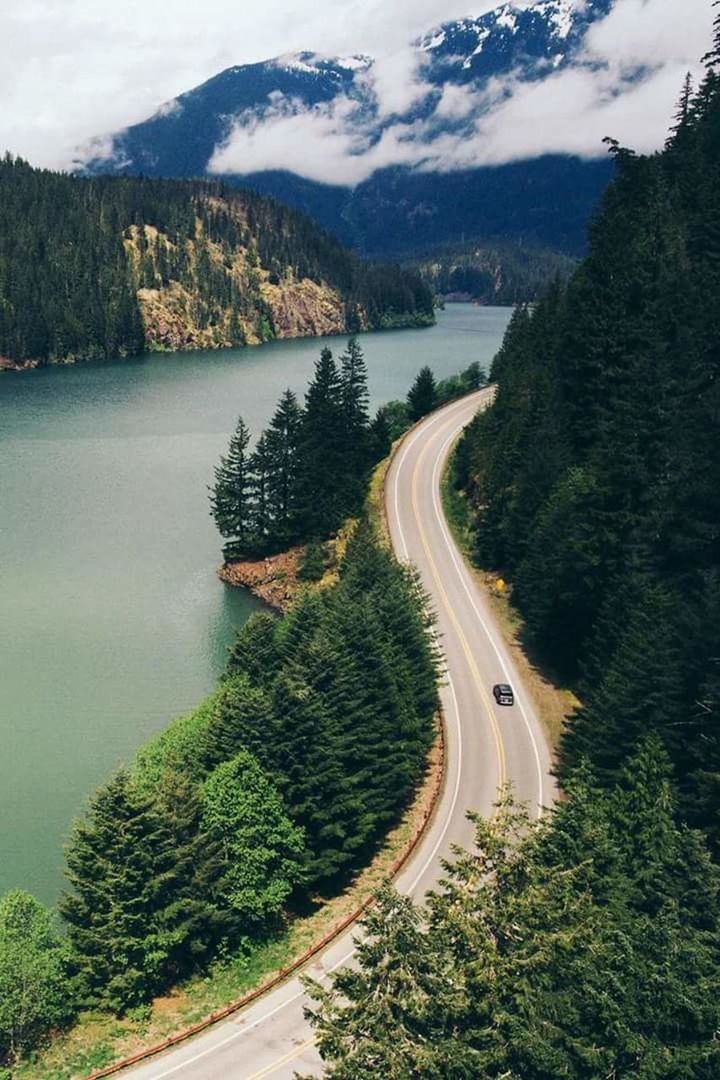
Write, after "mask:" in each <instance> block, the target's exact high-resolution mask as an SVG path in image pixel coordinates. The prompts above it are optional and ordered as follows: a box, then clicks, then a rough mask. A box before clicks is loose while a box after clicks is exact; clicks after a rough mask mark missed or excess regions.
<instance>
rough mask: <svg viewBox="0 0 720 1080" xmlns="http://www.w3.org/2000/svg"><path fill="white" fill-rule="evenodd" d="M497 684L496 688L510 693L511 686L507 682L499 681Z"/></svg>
mask: <svg viewBox="0 0 720 1080" xmlns="http://www.w3.org/2000/svg"><path fill="white" fill-rule="evenodd" d="M497 685H498V690H501V691H506V690H507V691H509V692H510V693H511V694H512V686H508V684H507V683H506V682H501V683H498V684H497Z"/></svg>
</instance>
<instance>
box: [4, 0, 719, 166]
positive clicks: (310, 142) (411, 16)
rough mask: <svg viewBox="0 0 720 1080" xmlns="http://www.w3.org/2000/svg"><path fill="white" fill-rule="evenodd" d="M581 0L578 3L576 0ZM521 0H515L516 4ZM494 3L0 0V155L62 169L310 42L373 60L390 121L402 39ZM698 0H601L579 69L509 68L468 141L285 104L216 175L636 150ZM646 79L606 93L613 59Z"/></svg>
mask: <svg viewBox="0 0 720 1080" xmlns="http://www.w3.org/2000/svg"><path fill="white" fill-rule="evenodd" d="M576 2H577V3H583V0H576ZM527 4H528V0H521V6H527ZM495 6H497V4H496V3H495V2H479V3H476V4H474V5H473V4H472V3H470V4H468V0H460V2H459V3H457V2H455V0H442V2H438V0H391V2H388V0H265V2H264V3H263V4H258V3H257V2H256V0H253V2H252V3H250V2H249V0H203V2H202V3H201V4H198V3H197V0H123V3H120V4H118V3H117V0H0V58H1V59H0V151H3V150H5V149H8V150H10V151H11V152H13V153H16V154H20V155H21V156H23V157H26V158H27V159H29V160H30V161H31V162H32V163H33V164H36V165H44V166H47V167H50V168H70V167H71V165H72V161H73V158H74V157H75V156H76V151H77V147H78V146H81V145H82V144H84V143H86V142H87V141H88V140H89V139H91V138H92V137H94V136H101V135H104V134H107V133H111V132H115V131H118V130H121V129H122V128H124V127H126V126H128V125H130V124H132V123H136V122H138V121H140V120H143V119H146V118H147V117H148V116H150V115H151V114H152V113H154V112H155V111H156V109H157V108H158V107H159V106H160V105H161V104H162V103H163V102H166V101H169V100H172V99H173V98H174V97H176V96H177V95H178V94H179V93H182V92H183V91H185V90H188V89H191V88H192V87H194V86H196V85H198V84H199V83H201V82H203V81H204V80H205V79H207V78H209V77H210V76H212V75H214V74H216V73H217V72H219V71H221V70H222V69H224V68H226V67H229V66H232V65H237V64H243V63H251V62H254V61H257V60H263V59H267V58H269V57H273V56H277V55H280V54H283V53H288V52H295V51H299V50H302V49H310V50H314V51H317V52H322V53H328V54H331V55H337V54H339V55H347V54H349V53H367V54H370V55H371V56H373V57H374V58H376V65H375V68H374V74H373V79H374V89H375V92H376V93H377V95H378V98H379V100H380V105H381V112H383V113H384V114H385V115H386V116H391V115H392V114H393V113H396V112H397V111H398V110H400V109H401V108H402V107H403V106H405V105H407V104H408V103H409V102H411V101H412V100H413V99H414V98H415V97H417V96H418V94H420V93H422V88H423V82H422V71H421V70H419V69H418V68H417V65H416V60H415V58H414V56H413V52H412V50H411V49H410V48H409V43H410V42H411V41H412V40H413V39H414V38H416V37H418V36H419V35H421V34H423V33H425V32H426V31H428V30H429V29H430V28H431V27H433V26H436V25H438V24H439V23H441V22H443V21H448V20H450V19H455V18H461V17H463V16H468V15H479V14H482V13H483V12H485V11H488V10H490V9H491V8H493V7H495ZM711 24H712V8H711V4H710V0H616V6H615V10H614V11H613V13H612V14H611V15H610V17H609V18H608V19H607V20H605V21H604V22H603V23H601V24H599V25H597V26H596V27H595V28H593V30H592V31H591V33H590V35H589V36H588V39H587V50H588V59H591V60H592V61H593V62H594V63H593V64H592V65H588V67H587V68H584V69H583V70H581V71H577V70H573V71H566V72H559V73H558V74H557V75H553V76H551V77H550V78H548V79H546V80H545V81H544V82H543V84H542V85H541V86H537V85H534V86H533V85H530V84H523V83H521V82H519V81H518V80H514V79H513V77H512V76H511V77H510V78H509V79H506V80H504V81H503V83H502V84H501V85H495V86H493V87H491V88H489V90H488V89H487V88H486V90H485V91H484V93H485V94H486V95H487V94H488V93H490V94H491V96H492V100H491V101H490V106H491V107H490V108H489V109H487V110H486V111H485V114H484V116H483V117H482V119H481V120H479V121H478V122H477V123H476V124H475V126H474V128H473V131H472V135H471V137H469V138H468V137H467V136H465V137H463V138H462V139H458V138H456V137H452V136H447V135H445V136H441V137H439V138H436V137H434V136H433V135H432V134H431V133H430V132H428V131H427V130H421V129H409V128H408V125H402V124H390V125H389V126H388V128H387V130H386V131H385V133H384V135H383V138H382V139H381V140H380V142H379V143H377V142H372V140H370V138H369V137H368V138H366V137H365V134H364V133H363V132H362V130H361V131H358V130H357V129H356V127H355V126H354V125H353V124H352V123H351V122H350V114H351V111H352V110H351V106H350V104H349V103H348V102H347V101H343V100H339V101H337V102H336V103H335V105H334V106H333V107H332V108H331V109H320V110H314V111H313V112H311V113H309V114H308V113H299V112H298V110H297V109H296V108H294V107H293V106H292V103H281V104H280V105H279V106H278V108H277V109H275V110H274V111H272V112H271V114H270V115H269V116H267V117H265V118H264V120H263V122H262V123H248V122H247V121H244V122H243V124H242V125H239V127H238V129H237V130H235V131H234V132H233V133H232V135H231V137H230V138H229V140H228V142H227V144H226V145H223V146H219V147H217V148H216V153H215V157H214V165H215V167H216V168H217V169H224V168H225V169H226V168H231V167H232V165H233V161H236V160H237V161H243V162H245V171H247V169H248V163H250V165H251V167H252V168H272V167H277V166H278V164H280V163H281V164H282V165H283V167H289V168H295V169H296V170H297V171H298V172H301V173H303V174H304V175H307V176H310V177H311V178H321V179H328V180H333V181H335V182H338V183H347V184H354V183H358V182H359V181H360V180H362V179H364V178H365V177H366V176H367V175H369V173H370V172H372V171H373V169H374V168H377V167H380V166H382V165H386V164H390V163H398V162H405V163H407V164H410V165H414V166H417V167H420V168H424V169H438V170H448V169H455V168H464V167H468V166H471V165H477V164H483V163H499V162H502V161H510V160H515V159H517V158H521V157H528V156H533V155H535V154H538V153H543V152H547V151H558V152H560V151H562V152H572V153H579V154H581V155H585V156H594V155H597V154H598V153H602V152H603V151H602V146H601V140H602V138H603V136H604V135H607V134H611V135H613V136H614V137H616V138H619V139H620V140H621V141H623V142H627V143H629V144H630V145H633V146H635V147H636V148H637V149H639V150H643V151H646V150H652V149H655V148H656V147H658V146H659V145H661V144H662V141H663V139H664V135H665V132H666V129H667V125H668V119H669V117H670V115H671V113H672V110H673V105H674V103H675V101H676V100H677V97H678V94H679V89H680V85H681V82H682V78H683V75H684V73H685V72H686V71H687V70H688V69H690V70H693V71H695V72H696V73H699V70H700V68H699V63H698V60H699V57H700V56H701V55H702V54H703V53H704V52H705V51H706V50H707V48H708V45H709V41H710V28H711ZM639 64H642V65H646V66H647V67H648V69H650V70H651V71H652V74H651V75H650V76H649V78H648V79H647V80H646V81H645V82H643V83H642V84H641V85H639V86H635V87H633V88H632V89H629V90H627V92H622V93H619V92H618V88H619V87H621V86H622V76H623V73H624V72H625V71H627V69H629V68H631V67H634V66H637V65H639ZM473 94H474V92H473V91H470V92H468V91H463V90H460V89H454V90H450V91H448V93H447V95H446V97H445V98H444V99H443V102H442V103H441V105H440V108H441V109H443V110H445V112H446V114H447V115H452V116H462V115H469V114H471V113H472V112H473V110H474V109H475V108H476V106H477V105H478V101H477V99H476V97H473Z"/></svg>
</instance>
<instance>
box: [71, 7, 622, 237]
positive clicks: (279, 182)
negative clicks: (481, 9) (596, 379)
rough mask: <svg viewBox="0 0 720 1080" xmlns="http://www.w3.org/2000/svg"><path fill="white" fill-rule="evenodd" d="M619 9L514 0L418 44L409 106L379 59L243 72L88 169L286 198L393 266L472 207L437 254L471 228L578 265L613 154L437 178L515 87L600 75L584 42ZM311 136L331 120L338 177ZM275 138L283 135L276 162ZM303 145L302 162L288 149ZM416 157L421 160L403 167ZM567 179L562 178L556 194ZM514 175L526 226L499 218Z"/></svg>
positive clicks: (299, 56) (154, 122)
mask: <svg viewBox="0 0 720 1080" xmlns="http://www.w3.org/2000/svg"><path fill="white" fill-rule="evenodd" d="M613 3H614V0H587V2H586V3H585V4H584V5H582V6H580V7H578V6H577V5H576V4H575V3H573V0H538V2H537V3H534V4H528V5H525V6H524V7H517V6H515V5H514V4H510V3H504V4H502V5H500V6H499V7H497V8H495V9H494V10H493V11H491V12H487V13H485V14H484V15H481V16H479V17H477V18H472V19H462V20H457V21H455V22H448V23H444V24H442V25H441V26H439V27H436V28H434V29H432V30H430V31H428V32H427V33H426V34H424V35H422V36H421V37H419V38H417V39H416V41H415V42H414V43H413V46H412V58H413V62H414V64H415V69H414V74H413V78H412V82H411V85H410V87H409V90H408V94H407V99H406V100H402V101H395V102H393V101H392V100H390V101H386V100H384V98H385V96H386V95H385V93H384V91H383V90H382V86H381V82H380V81H379V79H378V64H379V63H380V61H378V60H377V59H375V58H373V57H370V56H367V55H365V54H362V53H356V54H353V53H349V54H348V55H346V56H343V57H332V56H326V55H323V54H321V53H317V52H312V51H308V50H306V51H303V52H298V53H289V54H284V55H282V56H279V57H274V58H271V59H268V60H263V61H259V62H256V63H252V64H241V65H234V66H232V67H229V68H226V69H225V70H224V71H222V72H219V73H218V74H217V75H215V76H213V77H212V78H210V79H208V80H206V81H205V82H204V83H202V84H200V85H199V86H197V87H195V88H193V89H191V90H188V91H186V92H185V93H183V94H181V95H179V96H178V97H177V98H175V99H173V100H171V101H169V102H166V103H165V104H164V105H162V106H161V107H160V108H159V109H158V110H156V112H155V113H154V114H153V116H151V117H149V118H148V119H147V120H146V121H143V122H141V123H139V124H135V125H133V126H131V127H129V128H127V129H126V130H125V131H122V132H118V133H116V134H115V135H111V136H109V137H107V138H100V139H97V140H93V141H92V142H91V143H90V144H89V145H88V146H86V147H85V148H84V149H83V151H82V152H81V153H80V156H79V158H78V161H77V165H78V168H79V169H80V170H82V171H84V172H86V173H90V174H93V175H96V174H101V173H106V172H109V173H121V174H138V173H139V174H143V175H149V176H178V177H190V176H199V175H218V176H221V177H222V179H223V180H224V181H226V182H228V183H234V184H243V185H245V186H250V187H252V188H254V189H255V190H257V191H260V192H262V193H267V194H272V195H274V196H275V197H277V198H279V199H281V200H282V201H284V202H286V203H288V204H289V205H291V206H294V207H296V208H297V209H301V210H303V211H304V212H306V213H310V214H311V215H312V216H314V217H316V219H317V220H318V221H319V222H320V224H321V225H322V226H323V227H324V228H326V229H328V230H330V231H331V232H333V233H334V234H335V235H337V236H338V237H339V238H340V239H341V240H342V241H343V242H345V243H350V244H351V245H352V246H353V247H355V248H356V249H357V250H359V251H360V252H362V253H372V254H375V255H381V256H384V257H386V256H393V257H395V256H399V255H402V254H405V253H406V252H408V251H411V250H412V248H413V245H414V244H416V242H417V241H418V240H419V242H420V243H424V244H426V242H427V238H426V237H424V236H421V237H419V238H418V237H415V236H414V235H413V234H414V233H415V231H416V230H415V229H413V227H412V225H413V219H414V218H417V217H420V218H421V219H422V218H423V217H427V215H428V213H429V214H430V215H431V216H433V217H435V218H436V219H442V218H443V217H445V216H447V214H448V212H449V211H451V210H452V208H453V206H455V207H457V200H458V198H460V200H461V206H462V208H463V209H464V210H466V211H467V215H468V217H469V218H470V219H472V220H471V224H470V225H469V226H468V227H466V228H465V230H460V231H458V229H457V228H456V226H454V225H451V226H450V225H449V226H448V228H440V229H438V230H437V231H438V236H437V242H438V243H446V242H449V241H450V242H457V241H458V240H459V239H460V235H459V232H462V231H465V232H470V233H471V235H472V238H473V239H475V240H477V239H502V240H517V241H520V242H522V243H529V244H535V245H538V246H549V247H553V248H557V249H558V250H561V251H564V252H567V253H569V254H573V255H575V254H578V253H580V252H581V251H582V250H583V248H584V230H585V224H586V222H587V219H588V217H589V216H590V213H591V212H592V209H593V207H594V206H595V204H596V202H597V199H598V197H599V194H600V192H601V191H602V189H603V188H604V186H605V184H606V182H607V180H608V179H609V176H610V174H611V169H610V166H609V164H608V163H607V162H606V161H604V160H599V159H602V147H600V146H599V147H598V155H597V158H594V159H588V160H586V159H581V158H578V157H573V156H572V155H564V154H548V155H544V156H541V157H537V156H536V157H534V158H530V159H527V160H516V161H507V162H499V163H493V164H492V165H480V166H474V165H473V166H472V167H465V168H462V167H460V166H458V167H453V168H450V167H447V168H446V167H445V164H443V162H442V161H441V162H440V167H439V168H437V169H433V168H431V167H430V166H431V165H432V164H433V162H434V160H435V159H434V157H433V155H437V154H438V152H439V150H438V147H440V146H441V145H443V141H444V140H445V141H447V140H448V139H451V140H453V139H454V140H462V139H463V138H465V137H466V136H467V135H468V133H470V132H471V131H472V130H473V125H475V124H477V122H478V120H479V119H480V118H482V117H483V116H484V115H485V114H486V113H487V112H488V110H489V109H490V108H491V107H492V106H493V105H494V104H496V103H497V101H498V100H499V99H501V98H502V95H503V93H507V88H505V89H503V86H504V84H503V80H507V79H509V78H512V79H513V80H519V81H521V82H529V83H532V82H542V80H543V79H545V78H546V77H548V76H549V75H552V74H553V73H555V72H557V71H559V70H561V69H562V68H564V67H569V66H573V65H575V66H583V65H585V64H587V62H588V61H587V59H586V58H585V57H584V55H583V43H584V40H585V36H586V34H587V32H588V30H589V28H590V27H591V26H592V25H594V24H595V23H596V22H598V21H599V20H601V19H602V18H604V17H605V16H606V15H608V14H609V12H610V11H611V10H612V7H613ZM266 125H268V127H266ZM303 125H310V126H311V127H312V125H319V131H320V135H319V136H318V137H319V138H320V137H321V136H322V137H323V138H324V139H325V141H324V142H321V144H320V145H321V146H327V147H328V150H329V153H328V162H329V163H328V165H327V169H325V164H324V155H322V154H320V155H319V161H316V160H315V158H314V157H313V155H312V152H311V144H309V143H308V148H307V152H306V146H305V144H304V140H303V139H302V132H303V130H304V128H303ZM311 127H309V128H308V130H311ZM267 130H275V131H277V132H278V133H279V134H278V141H279V144H280V145H279V148H278V149H277V150H276V151H275V153H274V156H273V154H272V153H271V152H270V150H269V149H268V147H269V144H268V140H267V138H265V133H266V131H267ZM297 133H299V134H297ZM286 135H287V136H289V137H285V136H286ZM294 136H297V137H296V143H297V144H298V146H299V150H296V151H295V157H293V152H292V151H291V150H290V149H287V150H286V149H285V148H286V147H290V144H291V142H292V137H294ZM393 143H396V144H397V146H396V147H395V149H397V154H398V159H397V160H394V159H393V156H392V151H393ZM386 144H388V145H389V150H387V149H386ZM338 145H340V146H341V148H342V147H344V146H346V145H347V146H349V148H350V149H349V151H348V153H347V154H345V157H344V159H343V161H344V164H343V168H342V170H340V173H341V175H339V176H335V175H334V174H333V163H332V161H330V158H331V157H332V149H331V148H332V147H333V146H338ZM398 147H399V149H398ZM253 155H254V156H253ZM403 155H405V156H409V157H410V158H411V159H412V160H410V161H408V162H404V161H403ZM296 158H299V159H300V160H299V161H298V160H295V159H296ZM538 163H539V164H538ZM255 164H259V165H260V166H261V167H254V165H255ZM450 164H452V163H450ZM335 165H337V161H335ZM243 166H247V167H243ZM336 171H337V170H336ZM558 174H562V177H563V179H562V181H561V183H560V186H559V188H558V190H557V192H556V191H555V185H556V183H557V175H558ZM460 176H461V177H463V178H464V179H463V181H462V182H461V183H459V182H458V177H460ZM520 177H522V179H520ZM498 178H499V179H498ZM508 178H509V182H510V184H511V186H512V198H513V199H514V201H515V203H516V206H515V208H514V212H513V215H512V220H507V217H508V215H507V214H505V213H502V212H501V213H500V214H499V215H498V214H497V213H496V209H495V208H496V205H497V199H498V192H499V191H500V190H501V189H502V188H503V187H504V186H505V185H506V183H507V182H508ZM369 196H370V197H372V199H373V200H374V203H375V210H374V212H373V215H371V216H373V217H376V218H377V219H378V227H377V229H376V230H375V235H373V228H372V224H371V223H368V221H367V220H366V219H367V218H368V216H369V215H368V213H367V210H366V208H365V203H366V201H367V198H368V197H369ZM473 204H475V205H473ZM478 204H480V209H478ZM498 216H499V218H500V220H498ZM399 225H401V226H402V227H401V228H399V227H398V226H399ZM388 228H389V229H390V232H391V233H392V234H393V235H392V238H391V239H388V238H387V234H388ZM400 233H402V234H403V235H402V236H401V235H400Z"/></svg>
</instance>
